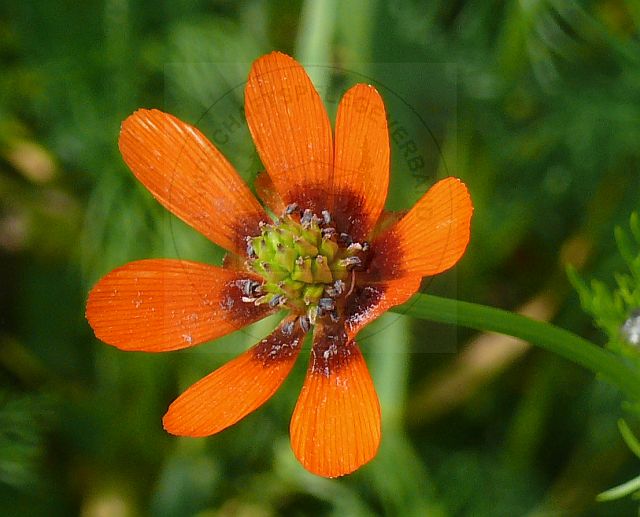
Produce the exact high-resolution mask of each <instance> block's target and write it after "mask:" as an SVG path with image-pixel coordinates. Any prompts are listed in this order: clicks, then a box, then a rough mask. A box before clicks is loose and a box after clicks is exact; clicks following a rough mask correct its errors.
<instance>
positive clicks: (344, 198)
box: [291, 185, 371, 241]
mask: <svg viewBox="0 0 640 517" xmlns="http://www.w3.org/2000/svg"><path fill="white" fill-rule="evenodd" d="M331 188H332V187H331V185H304V186H301V187H300V188H299V190H295V191H294V190H292V191H291V193H292V199H291V202H295V203H297V204H298V206H300V207H303V208H309V209H310V210H311V211H312V212H313V213H315V214H322V211H323V210H327V209H328V210H329V214H330V215H331V225H332V226H334V227H335V229H336V232H337V233H338V234H340V233H347V234H349V235H350V236H351V237H352V238H353V240H355V241H360V240H364V239H365V238H366V237H367V235H366V234H367V233H368V232H369V231H370V230H371V228H367V225H368V218H367V215H366V214H365V213H364V208H363V205H364V202H363V200H362V199H361V198H360V197H359V196H357V195H355V194H354V193H353V192H351V191H340V192H331Z"/></svg>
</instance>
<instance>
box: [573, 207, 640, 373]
mask: <svg viewBox="0 0 640 517" xmlns="http://www.w3.org/2000/svg"><path fill="white" fill-rule="evenodd" d="M629 227H630V231H625V230H624V229H623V228H621V227H616V229H615V238H616V243H617V245H618V250H619V252H620V255H621V256H622V258H623V260H624V263H625V264H626V266H627V268H628V272H627V273H616V274H615V275H614V278H615V284H616V285H615V287H614V288H613V289H611V288H610V287H609V286H608V285H607V284H606V283H605V282H602V281H600V280H596V279H594V280H591V282H590V284H589V285H587V284H586V283H585V282H584V281H583V280H582V279H581V278H580V276H579V275H578V273H577V272H576V270H575V269H573V268H568V274H569V278H570V280H571V283H572V284H573V286H574V287H575V288H576V290H577V291H578V294H579V295H580V302H581V304H582V307H583V309H584V310H585V311H586V312H588V313H589V314H591V316H592V317H593V320H594V322H595V324H596V325H597V326H598V327H599V328H600V329H602V330H603V331H604V332H605V334H606V336H607V340H608V341H607V346H608V347H609V348H610V349H611V350H613V351H615V352H618V353H621V354H624V355H626V356H628V357H629V359H630V360H632V361H635V362H636V364H637V365H638V366H640V351H639V349H638V346H639V345H640V337H638V336H636V334H637V333H638V330H637V329H638V325H640V321H637V315H638V314H637V311H638V309H639V308H640V218H639V217H638V214H637V213H636V212H634V213H633V214H632V215H631V218H630V222H629Z"/></svg>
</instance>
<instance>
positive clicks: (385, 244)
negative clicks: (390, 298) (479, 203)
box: [365, 178, 473, 280]
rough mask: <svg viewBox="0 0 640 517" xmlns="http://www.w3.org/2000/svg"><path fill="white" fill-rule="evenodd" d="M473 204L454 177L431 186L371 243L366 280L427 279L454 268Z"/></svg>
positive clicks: (465, 238)
mask: <svg viewBox="0 0 640 517" xmlns="http://www.w3.org/2000/svg"><path fill="white" fill-rule="evenodd" d="M472 213H473V205H472V204H471V197H470V196H469V192H468V190H467V187H465V185H464V183H462V182H461V181H460V180H459V179H457V178H445V179H443V180H441V181H439V182H438V183H436V184H435V185H433V186H432V187H431V188H430V189H429V190H428V191H427V193H426V194H425V195H424V196H422V198H421V199H420V201H418V202H417V203H416V205H415V206H414V207H413V208H412V209H411V210H410V211H409V213H407V215H405V216H404V217H403V218H402V219H401V220H400V221H399V222H398V223H396V224H395V225H394V226H392V227H391V228H389V230H388V231H386V232H384V233H383V234H382V235H380V236H379V237H378V238H377V239H376V240H375V241H374V243H373V245H372V248H373V250H374V253H375V256H374V257H373V259H372V261H371V264H370V267H369V270H368V274H366V275H365V278H368V280H387V279H391V278H398V277H401V276H429V275H435V274H437V273H441V272H443V271H445V270H447V269H449V268H451V267H453V266H454V265H455V263H456V262H458V260H459V259H460V257H462V254H463V253H464V251H465V249H466V248H467V244H468V243H469V230H470V224H471V215H472Z"/></svg>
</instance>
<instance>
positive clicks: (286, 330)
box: [282, 321, 295, 336]
mask: <svg viewBox="0 0 640 517" xmlns="http://www.w3.org/2000/svg"><path fill="white" fill-rule="evenodd" d="M294 325H295V322H294V321H288V322H287V323H285V324H284V325H282V333H283V334H284V335H285V336H290V335H291V333H292V332H293V326H294Z"/></svg>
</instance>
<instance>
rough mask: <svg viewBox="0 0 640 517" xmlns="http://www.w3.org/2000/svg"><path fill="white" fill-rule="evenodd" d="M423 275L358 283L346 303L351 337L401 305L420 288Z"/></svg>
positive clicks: (348, 328)
mask: <svg viewBox="0 0 640 517" xmlns="http://www.w3.org/2000/svg"><path fill="white" fill-rule="evenodd" d="M421 281H422V277H419V276H418V277H415V276H413V277H412V276H408V277H402V278H398V279H396V280H390V281H388V282H381V283H377V284H368V285H357V286H356V287H355V289H354V290H353V293H352V294H351V296H350V297H349V299H348V301H347V304H346V316H345V320H346V321H345V324H346V326H347V334H348V335H349V339H353V338H354V337H356V335H357V334H358V332H360V330H362V328H363V327H364V326H365V325H367V324H368V323H371V322H372V321H373V320H375V319H376V318H378V317H380V315H382V314H383V313H385V312H386V311H388V310H389V309H390V308H391V307H394V306H396V305H400V304H401V303H404V302H406V301H407V300H408V299H409V298H411V297H412V296H413V295H414V294H415V293H417V292H418V289H420V283H421Z"/></svg>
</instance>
